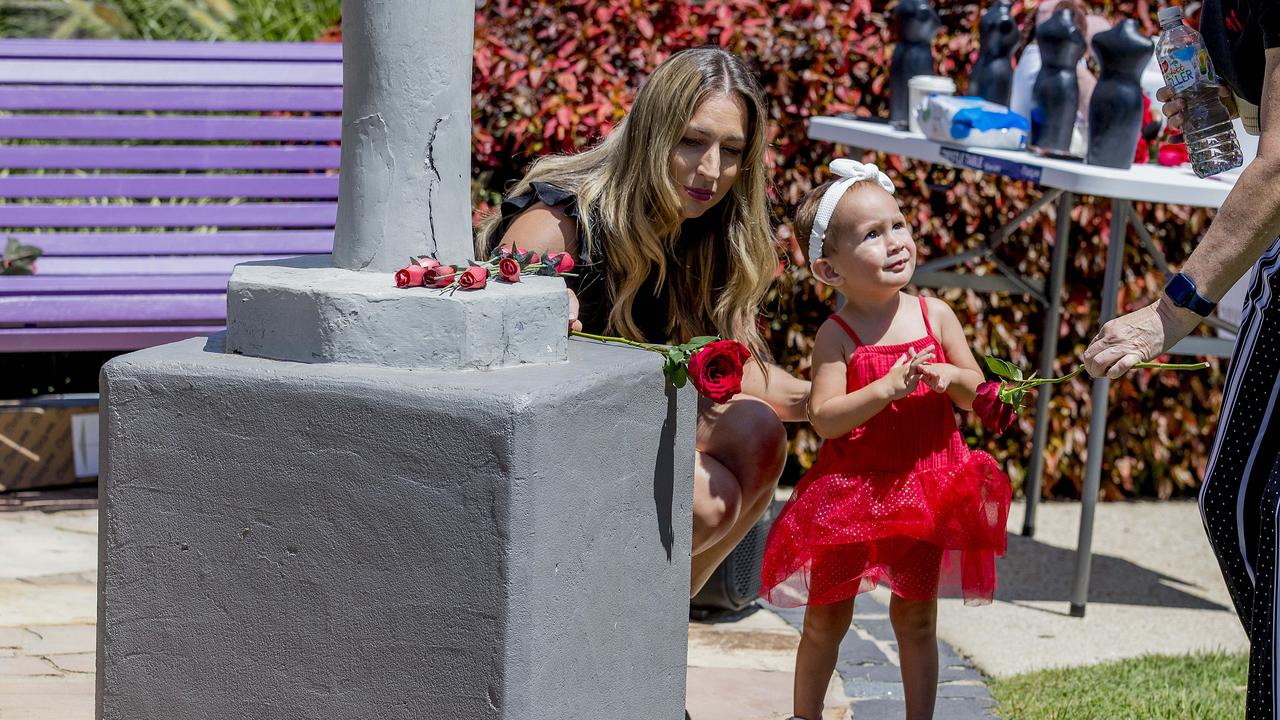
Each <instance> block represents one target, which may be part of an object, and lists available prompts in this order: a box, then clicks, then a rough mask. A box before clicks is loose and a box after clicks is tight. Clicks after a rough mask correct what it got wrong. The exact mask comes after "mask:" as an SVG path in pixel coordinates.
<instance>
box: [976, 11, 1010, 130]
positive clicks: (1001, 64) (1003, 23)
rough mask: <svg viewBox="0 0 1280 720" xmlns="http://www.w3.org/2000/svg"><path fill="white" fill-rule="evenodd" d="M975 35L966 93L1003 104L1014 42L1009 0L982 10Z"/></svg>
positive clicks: (1008, 83)
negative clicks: (975, 52)
mask: <svg viewBox="0 0 1280 720" xmlns="http://www.w3.org/2000/svg"><path fill="white" fill-rule="evenodd" d="M978 35H979V37H981V38H982V47H981V49H980V50H979V53H978V60H977V61H976V62H975V63H974V64H973V75H972V76H970V78H969V94H970V95H976V96H978V97H980V98H982V99H984V100H990V101H991V102H993V103H999V104H1001V105H1006V106H1007V105H1008V104H1009V95H1010V93H1011V92H1012V90H1013V49H1014V48H1015V47H1016V46H1017V44H1018V24H1017V23H1016V22H1014V20H1013V3H1012V1H1011V0H997V1H996V3H995V4H994V5H992V6H991V9H989V10H987V11H986V12H985V13H983V15H982V21H981V22H980V23H979V25H978Z"/></svg>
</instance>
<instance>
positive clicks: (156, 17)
mask: <svg viewBox="0 0 1280 720" xmlns="http://www.w3.org/2000/svg"><path fill="white" fill-rule="evenodd" d="M341 1H342V0H0V36H3V37H53V38H128V39H142V40H273V41H286V42H297V41H306V40H313V39H315V38H316V37H317V36H318V35H320V33H322V32H324V30H326V29H327V28H329V27H330V26H332V25H333V24H334V23H335V22H337V19H338V15H339V12H340V10H341Z"/></svg>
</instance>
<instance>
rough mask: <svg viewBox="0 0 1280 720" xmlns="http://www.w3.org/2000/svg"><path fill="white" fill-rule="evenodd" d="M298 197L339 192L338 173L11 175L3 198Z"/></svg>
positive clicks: (3, 181) (1, 190)
mask: <svg viewBox="0 0 1280 720" xmlns="http://www.w3.org/2000/svg"><path fill="white" fill-rule="evenodd" d="M97 197H108V198H233V197H239V198H280V199H286V198H298V199H316V200H328V199H332V198H337V197H338V176H337V175H318V174H316V175H313V174H309V173H280V174H269V175H73V174H70V173H68V174H64V175H9V176H7V177H0V198H97Z"/></svg>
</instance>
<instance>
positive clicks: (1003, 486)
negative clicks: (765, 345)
mask: <svg viewBox="0 0 1280 720" xmlns="http://www.w3.org/2000/svg"><path fill="white" fill-rule="evenodd" d="M920 308H921V311H923V312H925V321H924V322H925V329H926V335H925V336H924V337H922V338H920V339H919V340H915V341H913V342H909V343H902V344H898V345H864V344H863V343H862V341H861V340H859V339H858V336H857V334H856V333H854V331H853V328H851V327H849V325H848V324H847V323H845V322H844V321H843V320H841V319H840V318H839V317H838V316H837V317H834V318H833V319H834V320H835V321H836V322H838V323H839V324H840V326H841V327H843V328H844V329H845V331H846V332H848V333H849V335H850V336H851V337H852V338H853V341H854V342H855V343H857V348H856V349H855V350H854V352H853V356H852V357H851V358H850V359H849V374H848V381H847V383H846V387H847V389H848V391H849V392H852V391H854V390H857V389H858V388H860V387H862V386H864V385H866V384H867V383H870V382H872V381H874V380H877V379H879V378H881V377H883V376H884V375H885V374H886V373H887V372H888V371H889V369H890V368H891V367H892V366H893V363H894V361H895V360H897V359H898V358H899V357H900V356H902V355H903V353H906V352H907V351H909V350H923V349H924V348H927V347H928V346H930V345H932V346H933V348H934V356H935V358H936V361H937V362H940V363H942V362H946V361H947V360H946V357H945V355H944V354H943V350H942V343H940V342H938V340H937V338H936V337H935V336H934V334H933V329H932V328H931V327H929V315H928V312H927V311H925V304H924V298H920ZM1010 496H1011V491H1010V487H1009V478H1008V476H1006V475H1005V474H1004V472H1003V471H1002V470H1001V469H1000V467H999V466H998V465H996V461H995V459H993V458H992V457H991V456H990V455H988V454H987V453H985V452H981V451H976V450H970V449H969V448H968V447H966V446H965V443H964V439H963V438H962V437H961V436H960V433H959V431H958V430H957V429H956V418H955V410H954V408H953V407H952V403H951V398H949V397H948V396H947V395H946V394H945V393H935V392H933V391H932V390H930V389H929V388H928V386H926V385H925V384H924V383H921V384H920V386H919V387H918V388H916V390H915V391H914V392H912V393H911V394H910V395H908V396H907V397H905V398H902V399H901V400H897V401H895V402H893V403H891V404H890V405H889V406H888V407H886V408H885V409H884V410H881V411H880V412H879V413H877V414H876V415H875V416H874V417H872V418H871V419H870V420H868V421H867V422H866V423H863V424H862V425H861V426H860V427H857V428H854V430H853V432H851V433H849V434H848V435H845V436H844V437H840V438H833V439H830V440H827V441H826V442H825V443H823V445H822V448H821V450H820V451H819V452H818V461H817V462H816V463H815V464H814V466H813V467H812V468H811V469H810V470H809V473H808V474H807V475H805V477H804V479H803V480H801V481H800V484H799V485H797V486H796V490H795V493H794V494H793V495H792V497H791V500H790V501H788V502H787V504H786V506H785V507H784V508H783V510H782V513H781V515H779V516H778V518H777V520H775V521H774V523H773V528H772V529H771V530H770V532H769V540H768V544H767V546H766V549H765V556H764V567H763V569H762V571H761V574H762V586H761V595H763V596H764V597H765V598H767V599H768V600H769V602H771V603H773V604H775V605H780V606H783V607H795V606H798V605H806V604H808V605H824V604H827V603H833V602H838V601H840V600H845V599H847V598H850V597H853V596H854V595H856V594H858V593H860V592H863V591H865V590H870V589H871V588H873V587H875V586H876V585H877V584H878V583H879V582H881V581H884V582H885V583H886V584H888V586H889V588H890V589H891V590H892V591H893V592H894V593H895V594H897V595H899V596H901V597H903V598H906V599H909V600H928V599H932V598H936V597H938V596H939V595H940V594H941V595H953V596H954V595H957V594H960V595H963V597H964V599H965V602H966V604H985V603H988V602H991V597H992V595H993V594H994V593H995V589H996V566H995V559H996V557H998V556H1001V555H1004V552H1005V520H1006V518H1007V517H1008V515H1009V500H1010Z"/></svg>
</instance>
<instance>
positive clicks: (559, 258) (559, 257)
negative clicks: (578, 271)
mask: <svg viewBox="0 0 1280 720" xmlns="http://www.w3.org/2000/svg"><path fill="white" fill-rule="evenodd" d="M546 261H551V262H553V263H554V264H555V268H556V272H558V273H567V272H570V271H571V270H573V256H572V255H570V254H569V253H556V254H554V255H551V256H548V258H547V260H544V262H546Z"/></svg>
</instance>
